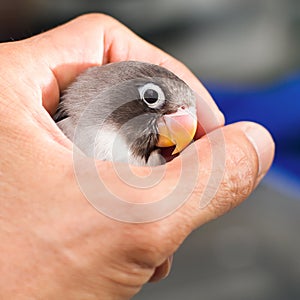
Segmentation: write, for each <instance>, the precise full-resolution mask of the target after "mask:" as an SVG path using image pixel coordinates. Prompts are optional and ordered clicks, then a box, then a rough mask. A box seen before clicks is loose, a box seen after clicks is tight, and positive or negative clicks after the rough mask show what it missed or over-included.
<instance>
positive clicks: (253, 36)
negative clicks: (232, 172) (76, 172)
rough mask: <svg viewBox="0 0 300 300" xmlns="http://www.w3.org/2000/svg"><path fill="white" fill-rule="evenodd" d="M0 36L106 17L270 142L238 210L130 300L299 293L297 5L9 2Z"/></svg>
mask: <svg viewBox="0 0 300 300" xmlns="http://www.w3.org/2000/svg"><path fill="white" fill-rule="evenodd" d="M0 4H1V5H0V41H14V40H18V39H22V38H26V37H29V36H31V35H33V34H36V33H39V32H41V31H45V30H47V29H49V28H52V27H54V26H56V25H58V24H61V23H63V22H65V21H67V20H69V19H71V18H73V17H75V16H77V15H79V14H82V13H85V12H93V11H94V12H97V11H98V12H104V13H107V14H110V15H112V16H114V17H116V18H117V19H119V20H120V21H122V22H123V23H125V24H126V25H127V26H129V27H130V28H131V29H133V30H134V31H135V32H137V33H138V34H139V35H141V36H142V37H144V38H145V39H147V40H148V41H150V42H152V43H154V44H156V45H157V46H159V47H160V48H162V49H164V50H165V51H167V52H169V53H171V54H172V55H173V56H175V57H177V58H178V59H179V60H181V61H183V62H184V63H185V64H186V65H187V66H188V67H189V68H191V69H192V70H193V72H194V73H195V74H196V75H197V76H198V77H199V78H200V79H201V80H202V81H203V82H204V83H205V85H206V87H207V88H208V89H209V91H210V92H211V93H212V95H213V96H214V98H215V100H216V102H217V103H218V104H219V106H220V107H221V110H222V111H223V112H224V113H225V116H226V119H227V123H230V122H234V121H238V120H253V121H257V122H259V123H262V124H263V125H265V126H266V127H267V128H268V129H269V130H270V131H271V132H272V134H273V136H274V138H275V140H276V143H277V153H276V158H275V163H274V166H273V167H272V170H271V172H270V174H269V175H268V176H267V178H266V179H265V180H264V181H263V183H262V184H261V185H260V187H259V188H258V189H257V191H256V192H255V193H254V194H253V195H252V196H251V197H250V198H249V200H248V201H246V202H245V203H244V204H242V205H241V206H240V207H239V208H237V209H236V210H234V211H233V212H231V213H229V214H228V215H226V216H224V217H222V218H221V219H219V220H216V221H214V222H212V223H210V224H207V225H206V226H204V227H202V228H201V229H199V230H197V231H195V232H194V233H193V234H192V235H191V236H190V237H189V238H188V239H187V241H186V242H185V243H184V245H183V246H182V248H181V249H180V250H179V251H178V253H176V255H175V259H174V266H173V269H172V272H171V274H170V276H169V277H168V278H167V279H166V280H164V281H162V282H161V283H158V284H149V285H147V286H146V287H145V288H144V289H143V290H142V292H141V293H140V294H139V295H138V296H136V297H135V298H134V299H135V300H142V299H144V300H148V299H175V300H177V299H189V300H192V299H195V300H196V299H204V300H227V299H228V300H229V299H230V300H235V299H236V300H241V299H243V300H245V299H246V300H247V299H249V300H250V299H251V300H253V299H255V300H260V299H261V300H269V299H270V300H277V299H278V300H282V299H285V300H298V299H300V237H299V232H300V1H299V0H251V1H249V0H185V1H182V0H151V1H146V0H110V1H104V0H89V1H83V0H51V1H49V0H10V1H3V0H2V1H1V2H0Z"/></svg>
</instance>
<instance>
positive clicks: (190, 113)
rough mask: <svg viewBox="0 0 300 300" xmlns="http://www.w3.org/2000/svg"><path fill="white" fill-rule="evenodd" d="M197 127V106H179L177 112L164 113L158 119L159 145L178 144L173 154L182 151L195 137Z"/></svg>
mask: <svg viewBox="0 0 300 300" xmlns="http://www.w3.org/2000/svg"><path fill="white" fill-rule="evenodd" d="M196 129H197V118H196V110H195V108H190V109H188V108H185V107H182V108H179V109H178V110H177V112H175V113H172V114H168V115H164V116H163V117H161V118H160V119H159V120H158V134H159V138H158V142H157V144H156V146H158V147H170V146H174V145H176V148H175V150H174V151H173V153H172V154H176V153H179V152H181V151H182V150H183V149H184V148H185V147H187V146H188V145H189V144H190V143H191V141H192V140H193V138H194V135H195V133H196Z"/></svg>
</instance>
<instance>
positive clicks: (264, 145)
mask: <svg viewBox="0 0 300 300" xmlns="http://www.w3.org/2000/svg"><path fill="white" fill-rule="evenodd" d="M242 130H243V131H244V133H245V135H246V136H247V138H248V139H249V141H250V142H251V144H252V145H253V147H254V148H255V150H256V153H257V157H258V178H259V179H260V177H262V176H264V175H265V174H266V173H267V171H268V170H269V168H270V167H271V165H272V162H273V158H274V148H275V145H274V141H273V138H272V136H271V134H270V133H269V132H268V131H267V130H266V129H265V128H264V127H263V126H261V125H259V124H256V123H246V125H245V126H242Z"/></svg>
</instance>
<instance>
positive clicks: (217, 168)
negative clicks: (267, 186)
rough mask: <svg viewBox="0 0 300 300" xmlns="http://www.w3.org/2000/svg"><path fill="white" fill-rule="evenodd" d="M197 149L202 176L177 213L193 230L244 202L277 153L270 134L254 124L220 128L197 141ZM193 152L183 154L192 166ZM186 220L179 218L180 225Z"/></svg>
mask: <svg viewBox="0 0 300 300" xmlns="http://www.w3.org/2000/svg"><path fill="white" fill-rule="evenodd" d="M194 147H195V150H196V153H197V158H198V162H199V166H198V174H199V176H198V179H197V182H196V184H195V188H194V190H193V192H192V194H191V196H190V198H189V200H188V201H187V202H186V204H185V205H184V206H183V207H182V208H181V209H180V210H179V211H178V213H179V214H180V215H181V217H183V218H184V220H185V221H186V220H187V219H188V220H190V222H191V229H195V228H196V227H198V226H200V225H202V224H204V223H206V222H208V221H209V220H212V219H214V218H217V217H218V216H220V215H223V214H224V213H226V212H228V211H229V210H231V209H232V208H234V207H235V206H236V205H238V204H239V203H241V202H242V201H243V200H245V199H246V198H247V197H248V196H249V195H250V194H251V193H252V192H253V190H254V189H255V188H256V186H257V185H258V184H259V182H260V181H261V179H262V178H263V177H264V176H265V174H266V173H267V172H268V170H269V168H270V166H271V164H272V161H273V158H274V150H275V146H274V142H273V139H272V137H271V135H270V133H269V132H268V131H267V130H266V129H265V128H264V127H262V126H261V125H258V124H256V123H251V122H239V123H235V124H232V125H228V126H225V127H223V128H219V129H217V130H215V131H213V132H211V133H209V134H208V135H206V136H204V137H203V138H202V139H200V140H199V141H197V142H195V143H194ZM194 153H195V152H193V151H192V149H190V148H188V149H187V151H185V153H184V155H185V156H187V159H186V161H188V162H189V164H190V167H193V166H192V164H194V162H195V159H192V156H193V157H194ZM193 161H194V162H193ZM184 220H182V219H181V218H178V221H179V222H183V221H184ZM183 223H186V222H183Z"/></svg>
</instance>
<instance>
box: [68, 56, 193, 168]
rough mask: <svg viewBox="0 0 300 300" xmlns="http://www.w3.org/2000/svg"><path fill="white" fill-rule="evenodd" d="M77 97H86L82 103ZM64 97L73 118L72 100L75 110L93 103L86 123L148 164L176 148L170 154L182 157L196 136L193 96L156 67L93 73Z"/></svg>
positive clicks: (112, 67)
mask: <svg viewBox="0 0 300 300" xmlns="http://www.w3.org/2000/svg"><path fill="white" fill-rule="evenodd" d="M78 95H81V98H82V95H84V97H85V98H84V100H83V99H81V100H80V99H79V96H78ZM66 96H67V97H65V99H64V98H63V101H62V105H64V109H63V110H64V111H65V112H67V115H68V116H69V117H72V114H74V111H72V110H73V109H72V110H71V109H66V108H67V106H68V102H69V103H71V102H70V100H69V99H70V98H73V107H74V99H75V102H76V103H77V104H78V102H79V101H85V102H87V103H89V104H90V103H91V101H93V102H94V105H90V108H89V114H88V116H89V121H87V122H86V123H87V124H89V125H93V124H95V123H99V121H102V122H103V123H102V124H103V127H105V130H106V132H107V130H112V131H113V132H116V131H117V132H118V137H119V138H120V137H121V138H122V139H123V140H124V141H125V143H126V145H127V146H128V149H129V151H130V153H131V154H132V155H133V156H134V157H136V158H138V159H140V160H144V161H145V162H146V163H147V161H148V159H149V157H150V156H151V153H153V151H156V150H157V149H162V148H168V147H173V148H172V154H177V153H179V152H180V151H182V150H183V149H184V148H185V147H186V146H188V145H189V144H190V143H191V141H192V140H193V137H194V135H195V132H196V128H197V118H196V99H195V95H194V93H193V91H192V90H191V89H190V88H189V87H188V85H187V84H186V83H185V82H183V81H182V80H181V79H179V78H178V77H177V76H175V75H174V74H173V73H172V72H170V71H168V70H166V69H165V68H162V67H160V66H157V65H153V64H148V63H142V62H134V61H129V62H120V63H112V64H108V65H105V66H101V67H93V68H90V69H89V70H87V71H86V72H85V73H83V74H82V75H81V76H80V77H79V78H78V79H77V81H76V82H75V83H74V84H73V85H72V86H71V88H70V89H69V90H67V93H66ZM76 99H78V100H77V101H76ZM66 100H67V101H66ZM64 102H65V103H64ZM89 125H88V126H89ZM90 127H91V126H90Z"/></svg>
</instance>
